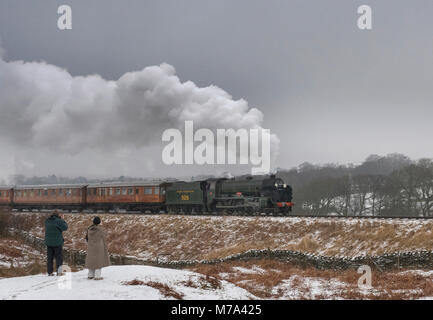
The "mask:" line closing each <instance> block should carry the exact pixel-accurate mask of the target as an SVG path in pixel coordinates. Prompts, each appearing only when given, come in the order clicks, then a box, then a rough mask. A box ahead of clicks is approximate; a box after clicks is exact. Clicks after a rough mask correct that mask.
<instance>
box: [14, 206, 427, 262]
mask: <svg viewBox="0 0 433 320" xmlns="http://www.w3.org/2000/svg"><path fill="white" fill-rule="evenodd" d="M17 214H18V213H17ZM24 214H25V215H26V217H29V219H31V217H37V218H35V219H36V220H37V219H41V218H43V216H41V215H40V214H37V213H34V214H31V213H24ZM93 216H94V215H93V214H76V213H72V214H65V215H64V217H65V219H66V221H67V222H68V224H69V230H68V231H66V232H65V233H64V237H65V246H66V247H70V248H74V249H80V250H85V249H86V242H85V240H84V235H85V231H86V229H87V227H88V226H89V225H90V224H91V221H92V219H93ZM99 216H100V217H101V219H102V226H103V227H104V228H105V229H106V230H107V240H108V247H109V251H110V253H116V254H123V255H129V256H136V257H138V258H142V259H148V260H154V259H156V258H157V256H158V255H160V254H169V255H170V256H168V258H169V259H171V260H191V259H213V258H224V257H226V256H228V255H231V254H237V253H241V252H245V251H247V250H249V249H268V248H270V249H289V250H297V251H302V252H309V253H314V254H319V255H325V256H350V257H353V256H359V255H365V254H371V255H380V254H384V253H392V252H396V251H411V250H419V249H426V250H433V242H432V241H431V240H430V239H432V237H433V232H432V231H433V220H407V219H406V220H405V219H402V220H378V219H356V218H351V219H336V218H277V217H221V216H219V217H209V216H205V217H200V216H175V215H160V216H148V215H134V214H116V215H115V214H105V215H104V214H99ZM30 232H31V233H32V234H34V235H36V236H38V237H43V233H44V230H43V221H42V220H39V221H37V223H36V224H35V225H34V227H33V228H32V229H31V230H30Z"/></svg>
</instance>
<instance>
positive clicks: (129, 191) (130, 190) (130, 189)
mask: <svg viewBox="0 0 433 320" xmlns="http://www.w3.org/2000/svg"><path fill="white" fill-rule="evenodd" d="M128 195H130V196H133V195H134V190H133V189H132V188H129V189H128Z"/></svg>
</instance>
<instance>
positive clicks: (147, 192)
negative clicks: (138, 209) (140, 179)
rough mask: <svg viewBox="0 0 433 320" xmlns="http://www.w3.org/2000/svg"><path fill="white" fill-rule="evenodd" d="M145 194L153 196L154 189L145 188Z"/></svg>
mask: <svg viewBox="0 0 433 320" xmlns="http://www.w3.org/2000/svg"><path fill="white" fill-rule="evenodd" d="M144 194H152V188H144Z"/></svg>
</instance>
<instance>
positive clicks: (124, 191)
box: [122, 188, 126, 196]
mask: <svg viewBox="0 0 433 320" xmlns="http://www.w3.org/2000/svg"><path fill="white" fill-rule="evenodd" d="M122 195H124V196H125V195H126V188H122Z"/></svg>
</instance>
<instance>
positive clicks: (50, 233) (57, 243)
mask: <svg viewBox="0 0 433 320" xmlns="http://www.w3.org/2000/svg"><path fill="white" fill-rule="evenodd" d="M67 229H68V224H67V223H66V221H65V220H63V219H62V218H61V217H60V216H59V213H58V212H57V211H54V213H53V214H52V215H51V216H49V217H48V218H47V219H46V220H45V245H46V246H47V272H48V275H49V276H53V275H54V274H53V262H54V261H53V260H54V258H55V259H56V268H57V269H56V270H57V275H61V274H62V270H61V266H62V265H63V253H62V247H63V242H64V239H63V234H62V232H63V231H66V230H67Z"/></svg>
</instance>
